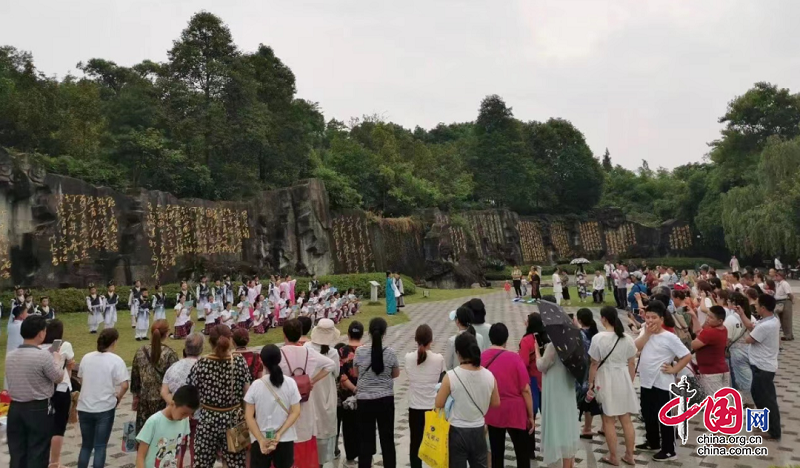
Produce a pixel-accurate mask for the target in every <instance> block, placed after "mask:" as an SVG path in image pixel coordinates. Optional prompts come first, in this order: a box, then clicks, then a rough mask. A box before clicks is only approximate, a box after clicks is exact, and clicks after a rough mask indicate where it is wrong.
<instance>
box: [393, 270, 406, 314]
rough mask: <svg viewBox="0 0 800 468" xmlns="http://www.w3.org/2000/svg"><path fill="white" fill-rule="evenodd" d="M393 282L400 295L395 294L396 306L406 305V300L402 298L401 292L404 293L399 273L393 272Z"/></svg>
mask: <svg viewBox="0 0 800 468" xmlns="http://www.w3.org/2000/svg"><path fill="white" fill-rule="evenodd" d="M394 284H395V286H396V287H397V290H398V291H399V292H400V295H399V296H397V308H398V309H399V308H400V307H405V306H406V301H405V300H404V299H403V294H404V293H405V291H403V278H401V277H400V273H395V274H394Z"/></svg>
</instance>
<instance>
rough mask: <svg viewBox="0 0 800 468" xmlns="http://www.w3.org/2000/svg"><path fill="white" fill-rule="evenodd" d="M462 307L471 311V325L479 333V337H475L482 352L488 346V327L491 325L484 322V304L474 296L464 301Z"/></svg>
mask: <svg viewBox="0 0 800 468" xmlns="http://www.w3.org/2000/svg"><path fill="white" fill-rule="evenodd" d="M464 307H467V308H468V309H469V310H471V311H472V317H473V322H472V327H473V328H474V329H475V333H476V335H480V338H477V337H476V338H477V340H478V346H480V347H481V352H484V351H486V349H487V348H488V347H489V329H490V328H491V327H492V324H491V323H486V305H485V304H484V303H483V301H482V300H480V299H479V298H477V297H476V298H473V299H470V300H469V301H467V302H465V303H464Z"/></svg>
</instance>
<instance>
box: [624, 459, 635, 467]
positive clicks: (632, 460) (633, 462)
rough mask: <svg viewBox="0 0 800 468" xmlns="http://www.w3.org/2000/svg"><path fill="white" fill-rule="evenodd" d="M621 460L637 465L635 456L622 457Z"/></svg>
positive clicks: (627, 463)
mask: <svg viewBox="0 0 800 468" xmlns="http://www.w3.org/2000/svg"><path fill="white" fill-rule="evenodd" d="M621 460H622V462H623V463H625V464H626V465H631V466H633V465H636V460H635V459H634V458H633V457H631V459H630V460H628V459H627V458H625V457H622V459H621Z"/></svg>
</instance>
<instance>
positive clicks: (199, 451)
mask: <svg viewBox="0 0 800 468" xmlns="http://www.w3.org/2000/svg"><path fill="white" fill-rule="evenodd" d="M209 343H211V347H212V348H213V352H212V353H211V354H209V355H207V356H205V357H203V358H202V359H199V360H198V361H197V362H196V363H195V365H194V366H193V367H192V370H191V371H190V372H189V382H188V384H189V385H192V386H194V387H196V388H197V391H198V392H199V393H200V407H201V408H202V409H201V411H200V414H199V416H198V424H197V438H196V439H195V440H194V453H195V457H196V458H195V463H194V464H193V465H192V466H193V467H195V468H212V467H213V466H214V464H215V463H216V461H217V456H218V454H220V453H221V454H222V459H223V461H224V462H225V464H226V465H227V466H228V468H244V467H245V457H246V453H245V452H244V451H241V452H229V451H228V445H227V440H226V436H225V433H226V431H227V430H228V429H229V428H232V427H236V426H237V425H239V424H240V423H242V422H243V421H244V412H243V411H242V401H243V399H244V395H245V393H247V390H248V388H250V381H251V378H250V370H249V369H248V368H247V364H246V363H245V362H244V358H242V357H241V356H239V355H238V354H234V353H233V352H232V351H233V348H234V345H233V337H232V336H231V329H230V328H228V327H226V326H225V325H217V326H215V327H214V328H212V329H211V331H210V333H209Z"/></svg>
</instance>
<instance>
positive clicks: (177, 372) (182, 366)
mask: <svg viewBox="0 0 800 468" xmlns="http://www.w3.org/2000/svg"><path fill="white" fill-rule="evenodd" d="M202 354H203V335H202V334H201V333H192V334H191V335H189V336H187V337H186V341H185V342H184V348H183V359H181V360H180V361H178V362H176V363H175V364H173V365H171V366H169V369H167V372H165V373H164V381H163V383H162V384H161V398H163V399H164V401H165V402H166V403H167V405H169V404H170V403H171V402H172V395H174V394H175V392H177V391H178V389H179V388H181V387H183V386H184V385H186V383H187V382H188V381H189V373H190V372H191V371H192V367H194V365H195V363H197V360H198V359H199V358H200V355H202ZM189 431H190V432H189V442H188V444H189V457H190V461H191V463H190V466H194V437H195V434H197V418H195V417H194V415H192V416H191V417H190V418H189ZM184 455H186V452H185V451H183V452H181V459H180V461H179V462H178V463H179V466H183V458H182V457H183V456H184Z"/></svg>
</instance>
